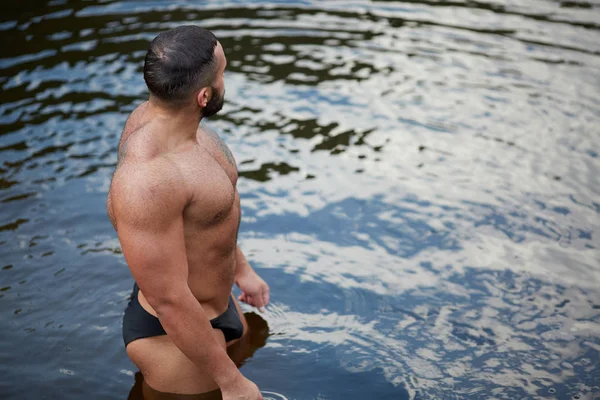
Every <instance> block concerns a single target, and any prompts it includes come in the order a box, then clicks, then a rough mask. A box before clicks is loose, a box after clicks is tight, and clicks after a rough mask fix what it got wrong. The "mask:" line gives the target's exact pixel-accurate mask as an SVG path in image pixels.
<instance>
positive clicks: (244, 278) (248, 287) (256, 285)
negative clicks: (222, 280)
mask: <svg viewBox="0 0 600 400" xmlns="http://www.w3.org/2000/svg"><path fill="white" fill-rule="evenodd" d="M235 283H236V284H237V285H238V286H239V288H240V289H242V294H241V295H240V296H239V297H238V300H240V301H243V302H244V303H248V304H250V305H251V306H254V307H256V308H258V310H259V311H260V312H265V311H266V309H265V307H266V306H267V305H268V304H269V293H270V289H269V285H267V283H266V282H265V281H264V280H263V279H262V278H261V277H260V276H258V274H257V273H256V272H254V270H252V269H249V270H248V271H246V272H245V273H244V274H239V275H238V276H236V280H235Z"/></svg>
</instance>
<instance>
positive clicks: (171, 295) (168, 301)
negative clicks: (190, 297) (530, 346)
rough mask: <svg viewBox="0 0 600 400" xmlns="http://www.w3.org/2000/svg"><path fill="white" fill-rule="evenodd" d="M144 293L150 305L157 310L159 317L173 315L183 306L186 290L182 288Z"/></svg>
mask: <svg viewBox="0 0 600 400" xmlns="http://www.w3.org/2000/svg"><path fill="white" fill-rule="evenodd" d="M144 295H145V297H146V300H147V301H148V303H149V304H150V306H151V307H152V308H153V309H154V311H156V314H157V315H158V318H161V317H163V316H165V315H172V314H173V311H176V310H178V309H180V308H181V306H182V304H183V302H184V299H185V292H182V291H181V290H179V291H176V290H162V291H156V292H152V293H148V294H147V295H146V294H144Z"/></svg>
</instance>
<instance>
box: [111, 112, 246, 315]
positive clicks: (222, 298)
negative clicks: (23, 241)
mask: <svg viewBox="0 0 600 400" xmlns="http://www.w3.org/2000/svg"><path fill="white" fill-rule="evenodd" d="M168 129H170V125H169V121H168V120H161V118H159V117H154V116H151V115H149V113H148V112H147V106H146V103H144V104H142V105H141V106H139V107H138V108H137V109H136V110H135V111H134V112H133V113H132V115H131V116H130V118H129V119H128V121H127V123H126V125H125V129H124V130H123V135H122V138H121V141H120V144H119V161H118V163H117V168H116V170H115V173H114V176H113V181H112V183H111V187H110V190H109V193H108V199H107V210H108V215H109V216H110V219H111V221H112V223H113V226H114V228H115V230H116V231H117V233H118V235H119V240H120V241H121V243H122V245H124V249H123V251H124V255H125V258H126V261H127V262H128V264H129V266H130V268H131V270H132V273H133V275H134V278H136V280H138V278H140V279H141V278H142V275H143V274H144V273H145V266H144V265H143V264H144V262H145V263H149V262H151V261H148V260H146V261H144V262H142V261H140V259H139V257H138V258H135V257H134V256H133V254H136V253H135V251H134V250H132V251H130V252H129V254H128V251H127V250H126V248H134V247H135V246H136V243H140V242H143V241H144V240H146V239H145V237H146V236H145V235H144V234H143V233H140V234H139V235H138V233H137V232H138V230H137V228H136V225H137V224H140V225H144V226H145V223H144V221H147V222H148V220H146V219H153V218H154V219H156V220H157V221H160V220H161V219H162V218H167V217H168V218H167V219H168V220H169V221H172V222H169V223H168V224H169V225H168V226H166V225H165V226H164V227H162V228H156V229H158V230H159V232H156V234H155V235H153V236H152V237H153V239H152V240H157V241H159V242H160V239H161V234H162V230H164V232H165V237H164V240H165V242H163V244H164V243H167V242H168V243H171V242H169V241H170V240H176V238H173V237H174V236H176V235H179V234H180V235H182V237H181V239H182V242H183V243H184V247H185V249H182V250H181V252H183V253H184V255H185V256H181V255H180V254H179V253H178V252H179V250H178V249H176V248H164V249H163V250H162V251H161V252H160V254H157V257H155V258H161V259H162V257H166V258H165V261H164V262H165V263H166V262H175V258H177V257H180V256H181V261H180V262H181V263H184V262H185V263H186V264H187V268H186V271H187V283H188V285H189V287H190V289H191V291H192V293H193V294H194V296H195V297H196V298H197V299H198V301H199V302H200V303H201V304H202V305H203V308H204V309H205V312H206V313H207V316H208V317H209V318H213V317H215V316H217V315H219V314H221V313H222V312H223V311H224V310H225V309H226V308H227V304H228V296H229V294H230V292H231V287H232V284H233V280H234V275H235V254H236V243H237V231H238V227H239V222H240V199H239V194H238V192H237V189H236V182H237V169H236V167H235V162H234V160H233V157H232V156H231V153H230V152H229V149H228V148H227V146H226V145H225V144H224V143H223V142H222V141H221V139H220V138H219V137H218V136H217V135H216V134H214V133H213V132H211V131H209V130H207V129H206V128H198V131H197V132H196V135H195V139H191V140H189V141H185V142H182V143H177V144H173V143H172V142H170V141H169V135H168ZM192 136H193V133H192V135H190V137H192ZM177 221H179V222H177ZM150 222H152V221H150ZM172 224H180V225H178V226H177V227H174V226H172ZM124 226H126V228H125V227H124ZM158 226H160V225H158ZM153 229H154V228H153ZM140 231H141V229H140ZM167 232H168V233H167ZM167 235H168V236H169V237H167ZM125 243H127V244H126V245H125ZM173 243H179V242H177V241H175V242H173ZM156 246H160V244H158V243H157V244H156ZM156 246H154V247H156ZM171 247H177V246H176V245H172V246H171ZM165 253H166V254H165ZM171 255H172V257H173V258H169V257H170V256H171ZM155 269H158V270H160V266H158V267H157V268H155ZM136 274H137V275H138V276H136ZM156 279H167V280H168V279H170V277H169V276H165V275H163V276H161V275H160V271H159V273H158V274H157V273H154V275H153V280H156ZM138 283H139V282H138ZM143 297H144V296H143V293H142V294H141V295H140V302H141V303H142V305H143V306H144V308H146V309H147V310H148V311H149V312H151V313H153V314H154V312H153V310H152V308H151V307H150V305H149V304H148V303H147V302H146V301H144V298H143Z"/></svg>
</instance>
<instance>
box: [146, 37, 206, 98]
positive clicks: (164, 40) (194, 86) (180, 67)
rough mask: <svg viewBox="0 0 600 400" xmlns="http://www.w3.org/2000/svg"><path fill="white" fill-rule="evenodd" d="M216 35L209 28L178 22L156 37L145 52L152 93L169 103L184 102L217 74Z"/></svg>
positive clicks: (147, 84)
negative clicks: (182, 24) (178, 24)
mask: <svg viewBox="0 0 600 400" xmlns="http://www.w3.org/2000/svg"><path fill="white" fill-rule="evenodd" d="M216 46H217V38H216V37H215V35H214V34H213V33H212V32H210V31H209V30H207V29H204V28H200V27H199V26H194V25H184V26H179V27H177V28H175V29H171V30H169V31H166V32H163V33H161V34H160V35H158V36H157V37H155V38H154V40H153V41H152V43H151V44H150V48H149V49H148V53H146V60H145V62H144V80H145V81H146V86H148V89H149V90H150V93H152V94H153V95H155V96H156V97H158V98H159V99H160V100H163V101H165V102H167V103H183V102H185V101H187V100H189V96H190V94H191V93H193V92H194V91H196V90H199V89H200V88H202V87H204V86H210V83H211V82H212V80H213V78H214V74H215V72H216V71H215V68H216V64H217V63H216V58H215V47H216Z"/></svg>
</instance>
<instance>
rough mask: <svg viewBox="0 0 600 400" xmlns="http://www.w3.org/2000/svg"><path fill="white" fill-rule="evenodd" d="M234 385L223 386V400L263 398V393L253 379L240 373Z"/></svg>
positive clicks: (255, 399) (261, 399) (258, 399)
mask: <svg viewBox="0 0 600 400" xmlns="http://www.w3.org/2000/svg"><path fill="white" fill-rule="evenodd" d="M239 377H240V379H238V380H236V382H234V383H233V384H232V385H228V386H226V387H221V395H222V396H223V400H263V395H262V393H261V392H260V390H258V386H256V385H255V384H254V383H253V382H252V381H250V380H248V379H246V378H244V376H242V375H241V374H240V376H239Z"/></svg>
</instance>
